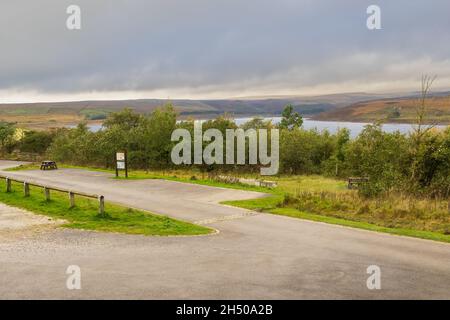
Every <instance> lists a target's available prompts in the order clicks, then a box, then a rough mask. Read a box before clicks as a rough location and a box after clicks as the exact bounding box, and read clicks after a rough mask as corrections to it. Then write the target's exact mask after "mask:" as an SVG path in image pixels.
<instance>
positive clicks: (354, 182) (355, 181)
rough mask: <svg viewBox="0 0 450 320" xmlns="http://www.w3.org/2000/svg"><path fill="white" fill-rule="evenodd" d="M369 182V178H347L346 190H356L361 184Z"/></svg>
mask: <svg viewBox="0 0 450 320" xmlns="http://www.w3.org/2000/svg"><path fill="white" fill-rule="evenodd" d="M367 182H369V178H364V177H350V178H348V186H347V187H348V189H358V188H359V186H360V185H361V184H364V183H367Z"/></svg>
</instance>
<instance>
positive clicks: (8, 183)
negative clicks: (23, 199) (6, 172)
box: [6, 178, 11, 192]
mask: <svg viewBox="0 0 450 320" xmlns="http://www.w3.org/2000/svg"><path fill="white" fill-rule="evenodd" d="M6 192H11V179H10V178H6Z"/></svg>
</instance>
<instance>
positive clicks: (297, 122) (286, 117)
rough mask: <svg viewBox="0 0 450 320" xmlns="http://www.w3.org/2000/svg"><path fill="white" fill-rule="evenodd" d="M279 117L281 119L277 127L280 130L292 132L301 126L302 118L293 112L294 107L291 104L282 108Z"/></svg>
mask: <svg viewBox="0 0 450 320" xmlns="http://www.w3.org/2000/svg"><path fill="white" fill-rule="evenodd" d="M281 116H282V119H281V122H280V125H279V126H280V128H281V129H288V130H292V129H295V128H300V127H301V126H302V125H303V118H302V116H301V115H300V114H299V113H298V112H294V107H293V106H292V105H291V104H288V105H287V106H286V107H284V110H283V112H282V113H281Z"/></svg>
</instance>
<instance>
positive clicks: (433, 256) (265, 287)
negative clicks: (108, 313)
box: [0, 162, 450, 299]
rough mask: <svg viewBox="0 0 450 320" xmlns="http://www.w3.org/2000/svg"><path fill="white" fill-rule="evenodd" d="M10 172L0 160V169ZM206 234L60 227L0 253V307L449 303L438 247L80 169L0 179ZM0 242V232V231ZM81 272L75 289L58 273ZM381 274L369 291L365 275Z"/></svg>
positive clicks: (234, 193)
mask: <svg viewBox="0 0 450 320" xmlns="http://www.w3.org/2000/svg"><path fill="white" fill-rule="evenodd" d="M12 164H14V163H11V162H0V169H1V168H5V167H7V166H10V165H12ZM8 174H11V175H17V176H19V175H20V176H21V177H27V178H29V179H33V180H35V181H39V182H45V183H48V184H52V185H54V186H62V187H67V188H72V189H77V190H78V189H79V190H82V191H89V192H95V193H101V194H103V195H105V197H106V199H107V201H108V200H109V201H115V202H118V203H122V204H125V205H129V206H132V207H136V208H142V209H147V210H150V211H153V212H156V213H162V214H167V215H170V216H172V217H176V218H179V219H184V220H186V221H193V222H198V223H202V224H206V225H208V226H210V227H213V228H216V229H218V230H219V231H220V232H219V233H217V234H215V235H210V236H199V237H145V236H132V235H122V234H111V233H97V232H86V231H80V230H67V229H62V228H57V229H51V230H45V231H43V232H36V233H34V234H32V235H30V234H29V233H26V234H24V235H23V236H21V235H16V236H15V237H14V238H10V239H8V241H3V242H1V243H0V298H6V299H12V298H37V299H43V298H82V299H86V298H87V299H90V298H113V299H115V298H137V299H177V298H182V299H303V298H308V299H322V298H330V299H339V298H342V299H364V298H369V299H421V298H424V299H431V298H436V299H450V245H448V244H444V243H438V242H433V241H426V240H420V239H413V238H406V237H399V236H392V235H387V234H380V233H374V232H368V231H363V230H357V229H351V228H345V227H340V226H334V225H327V224H322V223H316V222H310V221H304V220H299V219H293V218H288V217H281V216H275V215H270V214H258V213H252V214H249V212H248V211H246V210H241V209H237V208H231V207H226V206H222V205H219V204H218V202H219V201H222V200H227V199H245V198H254V197H256V196H262V195H261V194H257V193H253V192H244V191H238V190H231V189H221V188H212V187H205V186H199V185H189V184H182V183H177V182H169V181H161V180H129V181H124V180H113V179H111V176H110V175H108V174H105V173H98V172H89V171H82V170H58V171H46V172H41V171H29V172H25V171H20V172H14V173H8ZM0 232H1V230H0ZM69 265H77V266H79V267H80V268H81V275H82V277H81V279H82V280H81V285H82V288H81V290H68V289H67V288H66V280H67V275H66V273H65V272H66V269H67V267H68V266H69ZM371 265H377V266H379V267H380V269H381V289H380V290H369V289H368V288H367V285H366V281H367V278H368V277H369V274H367V268H368V267H369V266H371Z"/></svg>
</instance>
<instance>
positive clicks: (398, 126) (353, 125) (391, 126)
mask: <svg viewBox="0 0 450 320" xmlns="http://www.w3.org/2000/svg"><path fill="white" fill-rule="evenodd" d="M252 119H253V118H252V117H248V118H235V122H236V124H237V125H241V124H243V123H245V122H247V121H250V120H252ZM264 120H271V121H272V122H273V123H274V124H277V123H279V122H280V121H281V117H267V118H264ZM204 121H205V120H204ZM368 124H369V123H364V122H342V121H318V120H311V119H303V128H305V129H317V130H319V131H323V130H328V131H329V132H330V133H335V132H336V131H337V130H338V129H340V128H347V129H349V130H350V136H351V137H353V138H354V137H356V136H357V135H358V134H359V133H360V132H361V131H362V130H363V129H364V126H366V125H368ZM88 127H89V129H90V130H91V131H94V132H96V131H98V130H100V129H101V128H102V125H100V124H92V125H88ZM438 127H441V128H445V126H438ZM383 130H384V131H385V132H395V131H400V132H401V133H408V132H410V131H411V130H412V125H411V124H404V123H386V124H383Z"/></svg>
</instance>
